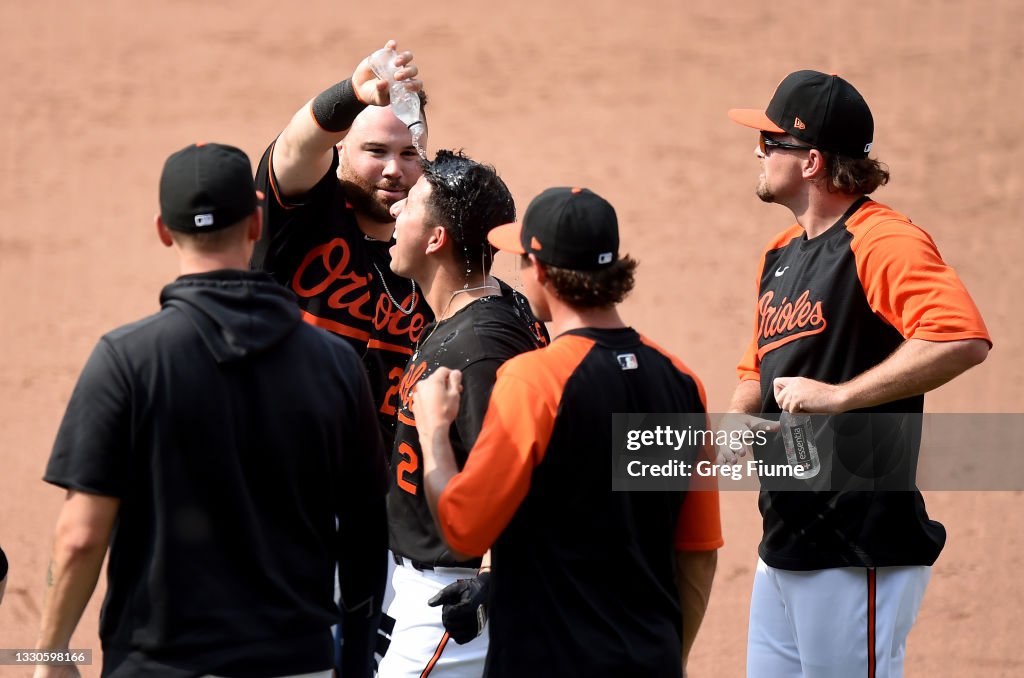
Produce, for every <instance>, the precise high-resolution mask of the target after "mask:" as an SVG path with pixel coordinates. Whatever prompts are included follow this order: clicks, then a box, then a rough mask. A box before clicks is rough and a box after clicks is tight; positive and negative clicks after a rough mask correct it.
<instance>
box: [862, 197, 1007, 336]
mask: <svg viewBox="0 0 1024 678" xmlns="http://www.w3.org/2000/svg"><path fill="white" fill-rule="evenodd" d="M864 212H865V214H864V216H863V217H860V214H859V213H858V215H857V217H855V218H854V219H855V220H858V221H859V222H860V223H856V221H853V220H851V223H849V224H848V228H849V229H850V231H851V232H852V233H853V240H852V242H851V248H852V250H853V253H854V257H855V258H856V262H857V275H858V277H859V278H860V281H861V285H862V286H863V288H864V293H865V295H866V297H867V300H868V303H869V304H870V306H871V309H872V310H873V311H874V312H875V313H876V314H878V315H879V316H880V317H882V318H883V319H884V320H885V321H886V322H888V323H889V324H890V325H892V326H893V327H894V328H896V330H897V331H899V333H900V334H902V335H903V337H904V338H905V339H924V340H927V341H954V340H958V339H984V340H985V341H987V342H988V343H989V345H991V343H992V340H991V338H990V337H989V333H988V329H987V328H986V327H985V322H984V321H983V320H982V318H981V313H980V312H979V311H978V308H977V306H976V305H975V304H974V301H973V300H972V299H971V297H970V295H969V294H968V293H967V289H966V288H965V287H964V285H963V283H962V282H961V281H960V277H959V276H958V275H957V274H956V271H955V270H953V268H952V267H950V266H949V265H948V264H946V262H945V261H943V260H942V257H941V256H940V255H939V251H938V248H937V247H936V246H935V243H934V242H933V241H932V239H931V237H930V236H929V235H928V234H927V233H925V232H924V231H923V230H921V229H920V228H918V227H917V226H915V225H914V224H912V223H910V222H909V221H908V220H904V219H905V218H904V217H902V215H898V214H897V213H894V212H892V211H890V210H889V209H888V208H886V207H885V206H884V205H877V209H869V210H864ZM887 215H892V216H891V217H890V216H887Z"/></svg>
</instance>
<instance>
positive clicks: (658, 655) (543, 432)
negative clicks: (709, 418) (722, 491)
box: [437, 328, 722, 677]
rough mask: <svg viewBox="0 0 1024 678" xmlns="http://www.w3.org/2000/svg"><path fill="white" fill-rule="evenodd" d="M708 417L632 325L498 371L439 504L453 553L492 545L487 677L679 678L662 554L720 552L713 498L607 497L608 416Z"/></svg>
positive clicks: (572, 336)
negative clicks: (462, 461)
mask: <svg viewBox="0 0 1024 678" xmlns="http://www.w3.org/2000/svg"><path fill="white" fill-rule="evenodd" d="M704 411H705V401H704V394H703V388H702V386H701V384H700V382H699V380H698V379H697V378H696V377H695V376H694V375H693V374H692V373H691V372H689V371H688V370H687V369H686V368H685V366H683V365H682V363H680V362H679V361H678V360H676V359H674V358H673V357H672V356H670V355H669V354H667V353H665V352H664V351H662V350H661V349H659V348H657V347H656V346H654V345H653V344H651V343H650V342H648V341H647V340H646V339H645V338H643V337H642V336H641V335H639V334H638V333H637V332H635V331H634V330H632V329H629V328H622V329H607V330H599V329H578V330H573V331H570V332H567V333H565V334H562V335H560V336H559V337H558V338H557V339H555V340H554V341H553V342H552V343H551V345H550V346H548V347H546V348H543V349H538V350H536V351H531V352H529V353H524V354H522V355H519V356H516V357H514V358H512V359H511V360H509V361H508V362H507V363H505V365H503V366H502V367H501V368H500V369H499V370H498V377H497V381H496V383H495V385H494V390H493V392H492V395H491V400H490V403H489V405H488V408H487V412H486V414H485V415H484V422H483V427H482V429H481V431H480V434H479V436H478V438H477V440H476V443H475V444H474V446H473V449H472V452H471V453H470V455H469V458H468V460H467V462H466V465H465V468H464V469H463V471H462V472H461V473H459V474H458V475H456V476H455V477H454V478H453V479H452V480H451V481H450V482H449V483H448V486H447V487H446V488H445V490H444V492H442V494H441V497H440V499H439V501H438V508H437V512H438V522H439V524H440V526H441V529H442V531H443V533H444V537H445V539H446V540H447V542H448V543H449V544H450V545H451V547H452V548H453V549H455V550H457V551H460V552H463V553H468V554H482V553H484V552H485V551H486V550H487V548H488V547H491V546H492V544H493V548H492V551H491V557H492V561H493V576H492V579H491V585H492V592H491V607H490V649H489V651H488V655H487V668H486V672H485V673H486V675H488V676H491V677H495V676H498V677H500V676H517V677H519V676H528V675H563V676H570V675H579V676H584V675H623V676H625V675H636V676H640V675H642V676H673V677H678V676H679V675H680V671H681V668H680V656H681V627H682V617H681V612H680V608H679V601H678V593H677V589H676V583H675V562H674V550H675V549H682V550H712V549H716V548H718V547H719V546H721V545H722V537H721V526H720V520H719V512H718V494H717V491H708V492H690V493H686V494H683V493H678V492H613V491H612V489H611V485H612V477H611V469H612V466H613V463H612V462H613V445H612V414H613V413H653V412H659V413H661V412H704ZM681 507H682V508H681Z"/></svg>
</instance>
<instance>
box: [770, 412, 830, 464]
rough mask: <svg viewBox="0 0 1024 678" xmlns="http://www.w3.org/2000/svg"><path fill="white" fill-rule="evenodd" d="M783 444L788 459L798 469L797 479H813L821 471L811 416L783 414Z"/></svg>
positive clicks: (781, 420)
mask: <svg viewBox="0 0 1024 678" xmlns="http://www.w3.org/2000/svg"><path fill="white" fill-rule="evenodd" d="M779 426H780V428H781V429H782V443H783V444H784V445H785V446H786V459H787V460H788V461H789V465H790V466H793V467H794V468H796V469H797V473H796V477H797V478H802V479H804V480H806V479H808V478H813V477H814V476H816V475H818V472H819V471H821V459H820V458H819V457H818V445H817V443H815V442H814V425H813V424H811V415H809V414H793V413H791V412H783V413H782V415H781V416H780V417H779Z"/></svg>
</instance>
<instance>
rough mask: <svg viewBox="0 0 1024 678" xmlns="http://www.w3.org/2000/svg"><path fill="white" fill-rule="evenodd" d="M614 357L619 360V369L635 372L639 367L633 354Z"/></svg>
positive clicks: (620, 354)
mask: <svg viewBox="0 0 1024 678" xmlns="http://www.w3.org/2000/svg"><path fill="white" fill-rule="evenodd" d="M615 357H616V358H618V360H619V367H621V368H622V369H624V370H635V369H636V368H637V367H639V364H638V363H637V361H636V354H635V353H619V354H617V355H616V356H615Z"/></svg>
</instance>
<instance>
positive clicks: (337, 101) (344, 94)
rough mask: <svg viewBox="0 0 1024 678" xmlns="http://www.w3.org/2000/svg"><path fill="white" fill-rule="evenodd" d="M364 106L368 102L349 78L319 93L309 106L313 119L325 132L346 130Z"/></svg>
mask: <svg viewBox="0 0 1024 678" xmlns="http://www.w3.org/2000/svg"><path fill="white" fill-rule="evenodd" d="M364 108H366V104H364V103H363V102H362V101H360V100H359V97H357V96H356V92H355V90H354V89H352V81H351V80H348V79H345V80H342V81H341V82H339V83H338V84H337V85H331V86H330V87H328V88H327V89H325V90H324V91H323V92H321V93H320V94H318V95H317V96H316V98H315V99H313V103H312V104H311V105H310V107H309V109H310V113H312V114H313V120H315V121H316V124H317V125H319V126H320V129H322V130H324V131H325V132H344V131H345V130H347V129H348V128H349V127H351V126H352V121H353V120H355V119H356V116H357V115H359V114H360V113H361V112H362V110H363V109H364Z"/></svg>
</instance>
